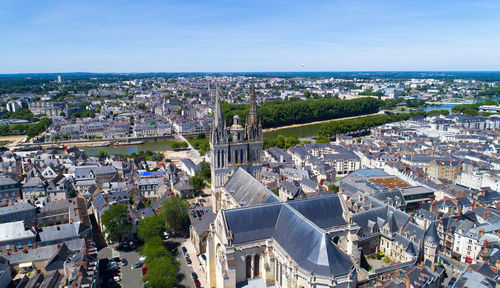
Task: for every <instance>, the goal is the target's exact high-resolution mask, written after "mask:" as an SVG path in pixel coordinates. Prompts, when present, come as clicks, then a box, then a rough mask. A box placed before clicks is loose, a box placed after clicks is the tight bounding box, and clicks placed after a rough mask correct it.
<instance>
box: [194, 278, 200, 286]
mask: <svg viewBox="0 0 500 288" xmlns="http://www.w3.org/2000/svg"><path fill="white" fill-rule="evenodd" d="M194 286H196V287H201V283H200V280H198V279H195V280H194Z"/></svg>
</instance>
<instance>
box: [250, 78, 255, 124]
mask: <svg viewBox="0 0 500 288" xmlns="http://www.w3.org/2000/svg"><path fill="white" fill-rule="evenodd" d="M249 114H251V115H255V117H257V100H255V86H254V85H253V83H252V86H251V93H250V111H249Z"/></svg>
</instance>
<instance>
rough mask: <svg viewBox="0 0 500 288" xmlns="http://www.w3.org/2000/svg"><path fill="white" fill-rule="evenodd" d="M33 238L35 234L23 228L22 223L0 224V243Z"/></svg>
mask: <svg viewBox="0 0 500 288" xmlns="http://www.w3.org/2000/svg"><path fill="white" fill-rule="evenodd" d="M34 237H35V233H34V232H33V231H31V230H29V229H26V228H25V227H24V221H16V222H7V223H2V224H0V241H2V242H3V241H14V240H17V239H25V238H34Z"/></svg>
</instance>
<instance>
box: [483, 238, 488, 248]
mask: <svg viewBox="0 0 500 288" xmlns="http://www.w3.org/2000/svg"><path fill="white" fill-rule="evenodd" d="M483 247H484V248H486V247H488V240H486V239H484V242H483Z"/></svg>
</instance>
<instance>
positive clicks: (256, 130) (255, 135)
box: [245, 84, 262, 140]
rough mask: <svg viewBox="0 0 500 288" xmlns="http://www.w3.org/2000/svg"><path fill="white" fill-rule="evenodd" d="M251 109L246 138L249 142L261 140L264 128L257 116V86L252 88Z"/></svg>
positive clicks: (246, 126)
mask: <svg viewBox="0 0 500 288" xmlns="http://www.w3.org/2000/svg"><path fill="white" fill-rule="evenodd" d="M250 91H251V92H250V109H249V111H248V117H247V122H246V123H245V130H246V138H247V139H248V140H256V139H260V137H261V134H262V126H261V125H260V121H259V117H258V116H257V100H256V99H255V86H254V85H253V84H252V86H250Z"/></svg>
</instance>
